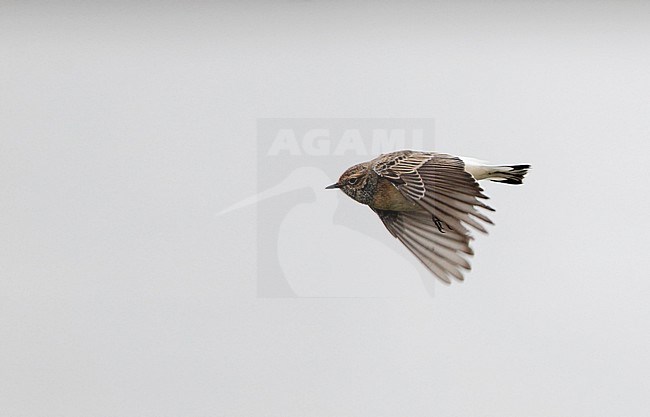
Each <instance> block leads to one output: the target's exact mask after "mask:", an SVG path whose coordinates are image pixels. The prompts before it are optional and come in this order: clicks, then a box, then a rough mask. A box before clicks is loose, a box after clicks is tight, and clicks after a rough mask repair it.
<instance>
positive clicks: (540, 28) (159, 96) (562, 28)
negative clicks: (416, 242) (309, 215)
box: [0, 1, 650, 417]
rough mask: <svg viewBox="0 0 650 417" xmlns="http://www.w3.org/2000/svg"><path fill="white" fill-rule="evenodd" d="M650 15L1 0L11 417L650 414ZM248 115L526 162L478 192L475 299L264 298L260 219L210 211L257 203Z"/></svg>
mask: <svg viewBox="0 0 650 417" xmlns="http://www.w3.org/2000/svg"><path fill="white" fill-rule="evenodd" d="M395 3H397V2H395ZM649 19H650V5H648V4H647V3H646V4H643V3H641V2H614V1H610V2H584V3H575V2H573V3H570V4H565V3H564V2H543V3H542V2H535V3H532V2H530V3H529V2H473V3H472V2H452V1H449V2H440V3H431V4H429V3H428V2H427V3H425V2H422V3H414V2H410V3H409V2H401V3H400V4H391V3H389V2H300V1H291V2H283V3H279V2H278V3H271V2H266V3H262V2H257V3H253V2H249V3H246V4H242V3H239V2H229V3H207V2H206V3H204V2H183V3H178V4H175V3H171V2H156V3H154V2H150V3H149V2H139V3H129V2H123V3H110V4H102V3H99V2H96V3H88V2H85V3H82V2H74V3H73V2H69V3H59V4H53V3H43V4H40V3H36V2H33V3H28V2H9V1H3V2H2V3H0V52H1V54H2V63H1V64H0V91H1V94H0V117H1V120H0V123H1V125H0V146H1V148H0V178H1V181H0V213H1V215H0V274H1V280H0V415H3V416H5V415H6V416H66V417H68V416H85V417H88V416H157V417H158V416H181V415H182V416H283V417H284V416H396V415H409V416H430V415H436V416H522V415H525V416H612V415H625V416H643V415H646V414H647V410H648V409H649V408H650V400H649V399H648V398H650V396H648V392H650V382H649V381H650V379H649V376H648V375H650V336H649V335H650V333H649V330H650V303H649V300H650V280H648V269H649V267H650V265H649V263H650V261H649V260H648V256H647V252H648V249H649V245H648V236H647V230H648V227H649V226H650V224H649V222H648V220H647V217H646V215H647V213H648V209H649V208H650V207H649V205H650V201H649V199H648V197H647V183H646V173H647V168H646V165H645V164H646V160H647V155H648V151H650V145H649V144H648V139H649V137H650V117H649V115H650V103H649V101H648V100H649V99H648V97H650V72H649V71H648V68H650V53H649V52H648V45H649V44H650V25H648V21H649ZM261 117H378V118H381V117H426V118H434V119H435V120H436V126H437V130H436V143H437V146H438V148H439V149H440V150H444V151H448V152H451V153H457V154H461V155H469V156H476V157H480V158H484V159H489V160H494V161H497V162H501V161H504V162H520V161H523V162H530V163H532V164H533V165H534V167H535V169H534V171H533V172H532V173H531V174H530V178H529V180H528V181H527V184H525V186H523V187H519V188H513V187H506V186H502V185H498V184H488V185H487V186H486V189H487V192H488V193H489V194H490V196H491V197H492V204H493V205H494V206H495V207H496V208H497V212H496V213H495V215H494V219H495V222H496V223H497V226H496V227H494V228H492V229H491V234H490V236H489V237H487V238H481V239H479V240H478V241H477V242H476V245H475V248H476V252H477V256H476V257H475V259H474V271H473V272H472V273H471V274H469V275H468V280H467V282H465V283H464V284H461V285H454V286H451V287H442V286H438V287H437V291H436V295H435V297H433V298H428V297H397V298H389V299H329V298H323V299H299V298H298V299H263V298H257V297H256V293H255V288H256V280H257V274H256V266H255V260H256V253H255V247H256V245H255V241H256V216H255V215H256V209H255V208H254V207H249V208H247V209H243V210H241V211H238V212H235V213H232V214H231V215H230V216H229V217H227V218H225V217H216V216H215V213H217V212H218V211H220V210H221V209H223V208H224V207H226V206H228V205H230V204H233V203H234V202H236V201H238V200H240V199H242V198H244V197H246V196H249V195H251V194H253V193H255V192H256V183H255V179H256V178H257V172H256V166H255V164H254V163H253V162H252V161H255V160H256V159H255V152H256V139H255V138H256V131H255V125H256V120H257V119H258V118H261ZM334 165H335V164H334ZM324 169H325V170H326V172H328V173H329V174H330V175H335V173H338V172H339V171H340V169H341V167H339V166H327V167H325V168H324ZM339 210H345V211H344V213H346V214H345V215H347V216H358V218H360V219H361V218H364V219H365V218H366V216H369V215H371V213H370V212H368V211H367V210H363V209H362V208H361V207H359V206H357V205H355V204H353V202H351V201H348V200H343V197H341V201H340V204H339ZM364 221H365V220H364ZM368 224H369V225H370V226H371V227H373V226H376V227H380V226H379V225H378V224H375V223H368ZM386 239H387V242H388V243H387V244H388V245H397V243H396V242H393V241H392V240H390V239H391V238H390V237H389V236H388V235H386ZM395 247H396V248H398V246H395ZM346 249H348V248H346V242H342V243H341V248H340V250H341V251H345V250H346ZM324 256H325V255H324ZM365 261H367V260H366V259H360V260H359V262H365ZM405 262H409V263H408V265H409V267H410V265H412V264H411V263H410V261H406V260H405Z"/></svg>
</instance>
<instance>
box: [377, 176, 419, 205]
mask: <svg viewBox="0 0 650 417" xmlns="http://www.w3.org/2000/svg"><path fill="white" fill-rule="evenodd" d="M370 206H371V207H372V208H376V209H380V210H391V211H414V210H421V207H420V206H419V205H418V204H417V203H414V202H413V201H411V200H409V199H407V198H406V197H404V195H402V193H401V192H400V191H399V190H398V189H397V187H395V186H394V185H393V184H392V183H391V182H390V181H388V180H386V179H384V178H380V179H379V181H377V188H376V189H375V193H374V195H373V198H372V204H370Z"/></svg>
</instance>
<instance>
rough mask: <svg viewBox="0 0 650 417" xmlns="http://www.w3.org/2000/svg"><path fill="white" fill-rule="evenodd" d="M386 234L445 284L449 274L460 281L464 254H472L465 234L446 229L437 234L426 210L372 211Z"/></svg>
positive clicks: (465, 263)
mask: <svg viewBox="0 0 650 417" xmlns="http://www.w3.org/2000/svg"><path fill="white" fill-rule="evenodd" d="M375 212H376V213H377V214H378V215H379V218H380V219H381V221H382V222H384V225H385V226H386V228H387V229H388V230H389V231H390V233H391V234H392V235H393V236H394V237H396V238H397V239H399V240H400V242H402V243H403V244H404V246H406V247H407V248H408V250H410V251H411V252H412V253H413V254H414V255H415V256H416V257H417V258H418V259H419V260H420V261H421V262H422V263H423V264H424V266H426V267H427V268H428V269H429V270H430V271H431V272H433V274H434V275H435V276H437V277H438V278H440V279H441V280H442V281H444V282H445V283H447V284H449V283H450V282H451V280H450V276H452V277H454V278H456V279H458V280H459V281H462V280H463V274H462V272H461V269H466V270H469V269H470V264H469V262H468V261H467V259H465V257H464V256H471V255H473V254H474V253H473V251H472V249H471V248H470V247H469V241H470V237H469V235H467V234H464V233H460V232H457V231H455V230H448V231H445V233H440V231H439V230H438V227H437V226H436V224H435V222H434V220H433V217H432V216H431V214H430V213H428V212H426V211H424V210H423V211H388V210H375Z"/></svg>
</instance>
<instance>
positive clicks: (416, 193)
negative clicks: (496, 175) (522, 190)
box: [373, 152, 494, 234]
mask: <svg viewBox="0 0 650 417" xmlns="http://www.w3.org/2000/svg"><path fill="white" fill-rule="evenodd" d="M373 169H374V171H375V172H376V173H377V174H378V175H379V176H380V177H383V178H385V179H387V180H389V181H390V182H392V183H393V184H394V185H395V186H396V187H397V189H398V190H399V191H400V192H401V193H402V195H404V196H405V197H406V198H408V199H409V200H411V201H414V202H415V203H417V204H419V205H420V206H421V207H422V208H423V209H424V210H426V211H428V212H429V213H430V214H431V215H433V216H434V220H435V219H439V220H441V221H442V222H444V223H445V224H446V225H447V226H448V228H449V229H451V230H452V231H456V232H459V233H462V234H468V233H469V231H468V230H467V228H466V227H465V226H464V225H463V223H464V224H467V225H470V226H472V227H474V228H475V229H477V230H480V231H481V232H484V233H487V231H486V230H485V227H484V226H483V225H482V224H481V223H479V222H478V221H477V220H482V221H484V222H486V223H490V224H492V221H491V220H490V219H489V218H488V217H487V216H485V215H484V214H483V213H481V212H479V211H478V209H477V208H478V207H481V208H484V209H487V210H490V211H494V210H493V209H492V208H491V207H489V206H488V205H486V204H485V203H483V202H481V201H480V200H479V198H481V199H487V197H486V196H485V195H484V194H483V193H482V191H483V189H482V188H481V187H480V186H479V185H478V183H477V182H476V180H475V179H474V177H472V175H471V174H469V173H468V172H466V171H465V165H464V163H463V161H462V160H461V159H460V158H457V157H455V156H452V155H447V154H441V153H432V152H403V153H399V154H394V155H391V154H388V155H384V158H382V157H380V158H378V160H377V162H376V163H375V164H374V166H373ZM434 224H436V223H434ZM436 225H438V224H436ZM439 228H440V227H439Z"/></svg>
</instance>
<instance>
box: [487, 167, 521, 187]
mask: <svg viewBox="0 0 650 417" xmlns="http://www.w3.org/2000/svg"><path fill="white" fill-rule="evenodd" d="M499 168H502V169H500V170H499V171H498V172H496V173H495V175H494V177H493V178H491V179H490V180H491V181H494V182H499V183H501V184H511V185H521V184H523V183H524V176H525V175H526V174H528V170H529V169H530V165H529V164H520V165H505V166H502V167H499ZM503 168H507V169H508V170H507V171H506V170H504V169H503Z"/></svg>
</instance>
